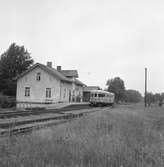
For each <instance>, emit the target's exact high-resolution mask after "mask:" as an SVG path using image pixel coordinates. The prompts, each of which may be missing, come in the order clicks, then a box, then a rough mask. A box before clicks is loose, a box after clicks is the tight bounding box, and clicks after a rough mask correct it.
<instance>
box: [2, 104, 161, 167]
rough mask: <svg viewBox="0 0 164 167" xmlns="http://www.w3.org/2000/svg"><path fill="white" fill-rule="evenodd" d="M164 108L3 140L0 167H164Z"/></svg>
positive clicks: (123, 111) (91, 118) (107, 113)
mask: <svg viewBox="0 0 164 167" xmlns="http://www.w3.org/2000/svg"><path fill="white" fill-rule="evenodd" d="M163 166H164V108H159V107H150V108H147V109H144V107H143V105H126V106H116V107H115V108H114V109H106V110H103V111H100V112H96V113H92V114H90V115H87V116H85V117H83V118H79V119H76V120H74V121H71V122H69V123H66V124H63V125H59V126H55V127H52V128H49V129H45V130H40V131H36V132H34V133H32V134H30V135H25V136H19V137H6V138H2V139H0V167H163Z"/></svg>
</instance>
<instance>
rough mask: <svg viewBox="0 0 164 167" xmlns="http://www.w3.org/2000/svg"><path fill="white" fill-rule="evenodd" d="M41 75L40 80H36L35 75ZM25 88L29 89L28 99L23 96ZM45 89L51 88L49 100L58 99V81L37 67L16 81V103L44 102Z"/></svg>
mask: <svg viewBox="0 0 164 167" xmlns="http://www.w3.org/2000/svg"><path fill="white" fill-rule="evenodd" d="M38 72H40V73H41V80H40V81H37V80H36V73H38ZM25 87H30V97H26V96H25ZM46 88H51V96H52V97H51V98H50V99H51V100H52V101H53V102H58V101H59V99H60V80H59V79H58V78H55V77H53V76H52V75H50V74H48V73H47V72H45V71H44V70H42V69H41V68H39V67H36V68H35V69H33V70H32V71H31V72H29V73H27V74H26V75H25V76H23V77H22V78H20V79H18V81H17V102H45V101H46V100H48V98H46Z"/></svg>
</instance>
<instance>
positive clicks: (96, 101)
mask: <svg viewBox="0 0 164 167" xmlns="http://www.w3.org/2000/svg"><path fill="white" fill-rule="evenodd" d="M114 98H115V95H114V93H111V92H107V91H104V90H92V91H91V92H90V105H91V106H106V105H112V106H113V105H114Z"/></svg>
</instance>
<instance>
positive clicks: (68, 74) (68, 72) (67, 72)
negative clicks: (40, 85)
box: [60, 70, 79, 78]
mask: <svg viewBox="0 0 164 167" xmlns="http://www.w3.org/2000/svg"><path fill="white" fill-rule="evenodd" d="M60 72H61V73H62V74H63V75H64V76H66V77H75V78H78V77H79V75H78V72H77V70H61V71H60Z"/></svg>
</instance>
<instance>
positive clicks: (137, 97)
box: [125, 89, 142, 103]
mask: <svg viewBox="0 0 164 167" xmlns="http://www.w3.org/2000/svg"><path fill="white" fill-rule="evenodd" d="M125 101H126V102H133V103H138V102H140V101H142V95H141V93H140V92H139V91H137V90H132V89H128V90H126V91H125Z"/></svg>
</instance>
